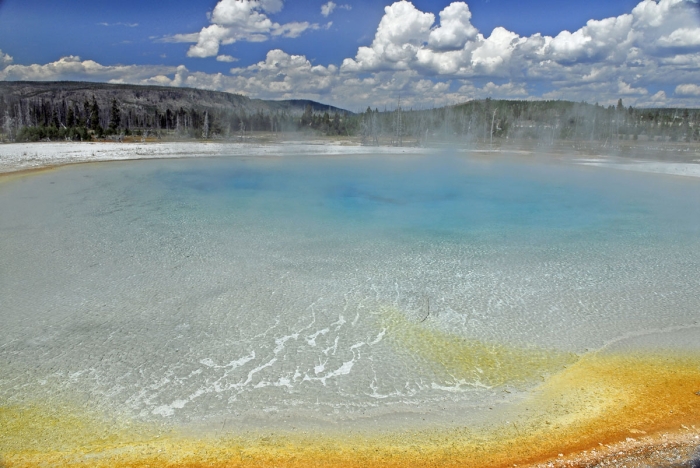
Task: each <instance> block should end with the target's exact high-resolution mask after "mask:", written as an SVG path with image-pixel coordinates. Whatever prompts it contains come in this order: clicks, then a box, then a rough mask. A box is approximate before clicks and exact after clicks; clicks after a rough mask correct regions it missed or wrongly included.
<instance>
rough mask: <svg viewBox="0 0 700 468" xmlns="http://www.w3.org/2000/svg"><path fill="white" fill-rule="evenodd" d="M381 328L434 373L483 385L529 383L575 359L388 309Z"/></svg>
mask: <svg viewBox="0 0 700 468" xmlns="http://www.w3.org/2000/svg"><path fill="white" fill-rule="evenodd" d="M381 325H382V326H383V327H384V328H385V329H386V330H387V337H388V339H389V340H390V341H391V343H392V344H393V345H394V347H396V348H397V349H399V350H405V351H407V352H409V353H410V354H411V355H413V356H414V357H418V358H422V359H423V360H424V361H425V363H426V365H428V366H430V367H431V368H432V369H434V370H435V371H436V372H437V373H442V374H445V375H449V376H451V377H452V378H454V379H464V380H469V381H471V382H474V383H476V384H479V385H483V386H499V385H504V384H510V385H517V384H523V383H527V382H532V381H533V379H539V378H541V377H543V376H545V375H550V374H553V373H556V372H558V371H560V370H561V369H563V368H564V366H565V365H567V364H571V363H573V362H575V361H576V360H577V359H578V356H577V355H576V354H574V353H570V352H563V351H558V350H548V349H541V348H536V347H516V346H508V345H505V344H501V343H489V342H485V341H481V340H475V339H466V338H463V337H461V336H458V335H453V334H449V333H445V332H442V331H440V330H435V329H431V328H428V327H426V326H423V325H422V324H420V323H415V322H412V321H410V320H409V319H407V318H406V316H405V315H404V314H402V313H401V312H399V311H398V310H394V309H389V308H387V309H384V310H383V311H382V314H381Z"/></svg>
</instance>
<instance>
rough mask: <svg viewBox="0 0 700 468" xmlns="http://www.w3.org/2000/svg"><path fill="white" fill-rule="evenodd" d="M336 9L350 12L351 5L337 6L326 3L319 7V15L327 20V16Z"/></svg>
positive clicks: (333, 3) (332, 3)
mask: <svg viewBox="0 0 700 468" xmlns="http://www.w3.org/2000/svg"><path fill="white" fill-rule="evenodd" d="M336 8H340V9H342V10H352V5H347V4H343V5H338V4H336V3H335V2H328V3H325V4H323V5H321V14H322V15H323V16H325V17H326V18H327V17H328V15H330V14H331V13H333V11H335V9H336Z"/></svg>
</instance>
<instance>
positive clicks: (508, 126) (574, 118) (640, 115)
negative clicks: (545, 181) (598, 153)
mask: <svg viewBox="0 0 700 468" xmlns="http://www.w3.org/2000/svg"><path fill="white" fill-rule="evenodd" d="M358 130H359V135H360V136H361V139H362V141H363V142H364V143H365V144H379V142H380V141H383V142H386V143H389V144H397V145H401V144H406V143H408V144H420V143H423V142H426V141H430V140H432V141H445V140H447V141H449V140H455V139H457V140H460V141H464V142H480V143H493V142H498V141H503V140H535V141H538V142H554V141H560V140H579V141H581V140H582V141H600V142H605V141H614V140H639V139H643V140H647V141H685V142H691V141H698V140H700V110H698V109H672V108H657V109H635V108H633V107H625V106H624V104H623V102H622V100H621V99H620V100H618V103H617V106H612V105H611V106H607V107H605V106H601V105H598V104H597V103H596V104H587V103H585V102H580V103H576V102H570V101H514V100H492V99H488V98H487V99H483V100H474V101H469V102H466V103H463V104H458V105H454V106H446V107H441V108H436V109H427V110H414V109H404V108H402V107H401V106H400V105H397V107H396V108H395V109H394V110H393V111H379V110H378V109H374V110H372V109H371V108H370V107H368V108H367V110H366V111H365V112H364V113H363V114H362V115H361V121H360V124H359V126H358Z"/></svg>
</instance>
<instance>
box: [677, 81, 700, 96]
mask: <svg viewBox="0 0 700 468" xmlns="http://www.w3.org/2000/svg"><path fill="white" fill-rule="evenodd" d="M674 94H676V95H678V96H700V86H698V85H696V84H692V83H688V84H679V85H678V86H676V90H675V91H674Z"/></svg>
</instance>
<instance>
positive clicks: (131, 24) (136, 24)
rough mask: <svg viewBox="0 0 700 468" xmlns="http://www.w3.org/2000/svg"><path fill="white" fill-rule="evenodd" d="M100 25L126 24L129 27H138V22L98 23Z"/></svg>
mask: <svg viewBox="0 0 700 468" xmlns="http://www.w3.org/2000/svg"><path fill="white" fill-rule="evenodd" d="M97 25H98V26H125V27H127V28H135V27H138V25H139V24H138V23H122V22H119V23H97Z"/></svg>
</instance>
